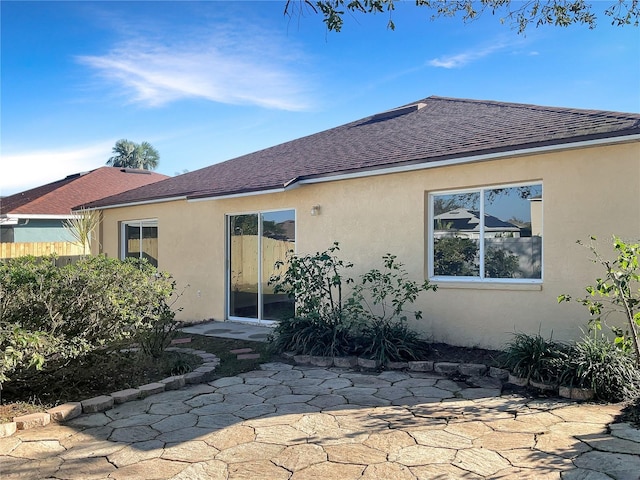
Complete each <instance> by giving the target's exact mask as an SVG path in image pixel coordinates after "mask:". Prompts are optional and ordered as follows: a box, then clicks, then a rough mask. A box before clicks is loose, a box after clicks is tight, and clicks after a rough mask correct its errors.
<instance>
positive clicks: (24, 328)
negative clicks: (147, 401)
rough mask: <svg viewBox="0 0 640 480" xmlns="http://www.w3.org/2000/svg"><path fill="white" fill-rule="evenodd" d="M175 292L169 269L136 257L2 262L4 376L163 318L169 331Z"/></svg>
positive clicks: (108, 342)
mask: <svg viewBox="0 0 640 480" xmlns="http://www.w3.org/2000/svg"><path fill="white" fill-rule="evenodd" d="M174 289H175V283H174V282H173V281H172V280H171V277H170V276H169V274H167V273H163V272H158V271H157V270H156V269H155V268H154V267H152V266H151V265H149V264H148V263H147V262H146V261H142V262H140V261H139V260H137V259H135V260H126V261H120V260H116V259H111V258H107V257H104V256H97V257H87V258H84V259H81V260H80V261H78V262H76V263H73V264H69V265H65V266H63V267H56V266H55V265H54V257H45V258H42V259H37V258H35V257H20V258H15V259H9V260H7V261H6V262H3V263H1V264H0V332H2V337H1V338H0V341H2V342H3V345H2V346H3V347H4V351H5V356H4V357H3V358H0V360H1V361H2V366H0V369H1V371H2V372H3V377H4V378H5V380H6V378H7V377H8V376H9V373H10V372H11V371H12V370H15V369H16V368H18V367H24V366H29V365H31V366H35V367H38V366H41V365H42V364H43V363H44V362H45V361H47V360H49V359H51V358H54V357H55V358H58V359H70V358H75V357H78V356H80V355H83V354H85V353H87V352H89V351H92V350H96V349H108V348H113V347H114V346H115V345H117V344H118V342H121V341H123V340H127V339H133V338H136V337H139V335H140V332H143V331H146V332H148V331H152V330H153V329H154V328H158V322H160V324H162V325H163V326H162V327H161V328H163V329H164V328H166V326H167V322H168V321H169V320H172V319H173V317H172V315H170V314H169V311H170V305H171V304H170V298H171V297H172V296H173V294H174ZM169 317H170V318H169ZM54 347H55V348H54ZM7 352H9V353H7Z"/></svg>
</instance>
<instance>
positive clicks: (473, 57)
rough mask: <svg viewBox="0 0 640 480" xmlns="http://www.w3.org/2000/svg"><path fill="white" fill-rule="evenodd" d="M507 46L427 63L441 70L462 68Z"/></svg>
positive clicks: (489, 47)
mask: <svg viewBox="0 0 640 480" xmlns="http://www.w3.org/2000/svg"><path fill="white" fill-rule="evenodd" d="M507 46H508V45H507V44H503V43H496V44H494V45H491V46H488V47H485V48H479V49H476V50H468V51H466V52H462V53H458V54H455V55H444V56H442V57H438V58H434V59H433V60H429V61H428V62H427V65H429V66H431V67H440V68H462V67H464V66H466V65H468V64H470V63H472V62H475V61H477V60H480V59H482V58H484V57H487V56H489V55H491V54H493V53H495V52H498V51H500V50H504V49H505V48H506V47H507Z"/></svg>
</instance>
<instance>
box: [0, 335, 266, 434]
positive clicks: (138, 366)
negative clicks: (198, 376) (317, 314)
mask: <svg viewBox="0 0 640 480" xmlns="http://www.w3.org/2000/svg"><path fill="white" fill-rule="evenodd" d="M179 337H181V338H187V337H191V342H190V343H186V344H183V345H180V346H182V347H186V348H193V349H196V350H204V351H206V352H209V353H213V354H215V355H217V356H218V357H219V358H220V360H221V364H220V366H219V367H218V368H217V369H216V378H222V377H229V376H234V375H237V374H239V373H242V372H247V371H251V370H255V369H256V368H258V366H259V365H260V364H261V363H265V362H268V361H270V359H271V354H270V352H269V350H268V345H267V344H266V343H261V342H252V341H247V340H235V339H225V338H216V337H206V336H202V335H191V334H190V335H184V334H180V335H179ZM240 348H252V349H253V350H254V352H255V353H259V354H260V358H259V359H247V360H238V359H237V356H236V355H234V354H232V353H230V350H235V349H240ZM200 363H201V360H200V359H199V358H198V357H195V356H193V355H184V354H178V353H176V352H165V354H164V355H163V356H162V357H161V358H159V359H154V358H150V357H146V356H143V355H142V354H139V353H131V352H128V353H127V352H124V353H111V354H108V355H104V354H103V355H90V356H88V357H86V358H84V359H82V360H77V361H75V362H73V363H71V364H69V365H66V366H64V367H63V368H52V369H51V370H50V371H43V372H34V371H28V372H23V374H21V375H20V376H18V377H16V378H15V380H13V381H11V382H9V383H6V384H4V385H3V390H2V391H1V392H0V393H2V404H1V405H0V423H4V422H10V421H12V419H13V417H16V416H20V415H26V414H29V413H36V412H43V411H45V410H47V409H49V408H52V407H54V406H56V405H61V404H63V403H67V402H77V401H80V400H85V399H88V398H92V397H96V396H99V395H108V394H110V393H113V392H116V391H118V390H124V389H127V388H135V387H139V386H140V385H145V384H147V383H151V382H155V381H158V380H162V379H163V378H166V377H168V376H171V375H177V374H181V373H186V372H188V371H191V370H192V369H194V368H197V367H198V366H199V365H200Z"/></svg>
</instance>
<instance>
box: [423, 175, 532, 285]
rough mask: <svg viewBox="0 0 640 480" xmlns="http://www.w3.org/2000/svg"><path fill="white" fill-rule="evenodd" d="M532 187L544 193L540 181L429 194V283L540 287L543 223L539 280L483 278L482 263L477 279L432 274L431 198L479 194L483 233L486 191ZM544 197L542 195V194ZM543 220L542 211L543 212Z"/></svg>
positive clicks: (432, 212)
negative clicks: (536, 186)
mask: <svg viewBox="0 0 640 480" xmlns="http://www.w3.org/2000/svg"><path fill="white" fill-rule="evenodd" d="M532 185H540V186H541V187H542V190H543V192H544V186H543V182H542V180H539V181H533V182H522V183H509V184H496V185H485V186H481V187H475V188H466V189H457V190H438V191H432V192H429V194H428V195H427V202H428V208H427V212H428V219H427V240H428V241H427V266H428V275H427V278H428V279H429V281H432V282H434V283H436V282H437V283H452V284H453V283H458V284H461V283H468V284H473V283H475V284H490V283H491V284H499V283H502V284H535V285H540V284H542V283H543V280H544V222H543V235H542V238H543V240H542V249H541V253H542V260H543V261H541V265H540V278H485V277H484V262H481V267H480V273H479V275H478V276H477V277H475V276H474V277H465V276H444V275H435V274H434V266H435V265H434V258H433V254H434V231H433V217H434V210H433V197H436V196H438V195H455V194H460V193H475V192H478V193H479V194H480V208H479V212H480V226H481V231H482V232H483V233H484V194H485V192H486V191H488V190H493V189H496V188H517V187H526V186H532ZM543 195H544V193H543ZM543 210H544V196H543ZM543 218H544V211H543ZM478 248H479V250H480V252H484V234H482V235H480V238H479V246H478Z"/></svg>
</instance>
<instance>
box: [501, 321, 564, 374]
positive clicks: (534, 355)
mask: <svg viewBox="0 0 640 480" xmlns="http://www.w3.org/2000/svg"><path fill="white" fill-rule="evenodd" d="M567 351H568V347H567V346H566V345H564V344H562V343H559V342H555V341H553V340H551V339H548V340H547V339H545V338H544V337H542V336H541V335H540V334H537V335H528V334H526V333H515V334H514V335H513V339H512V340H511V341H510V342H509V343H508V344H507V346H506V348H505V349H504V351H503V353H502V355H501V358H500V361H501V363H502V365H503V366H504V367H505V368H507V369H508V370H509V371H511V373H512V374H513V375H516V376H518V377H523V378H527V379H531V380H535V381H539V382H549V383H552V384H555V383H557V382H558V376H559V372H560V368H561V365H562V364H563V362H565V361H566V358H567Z"/></svg>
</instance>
